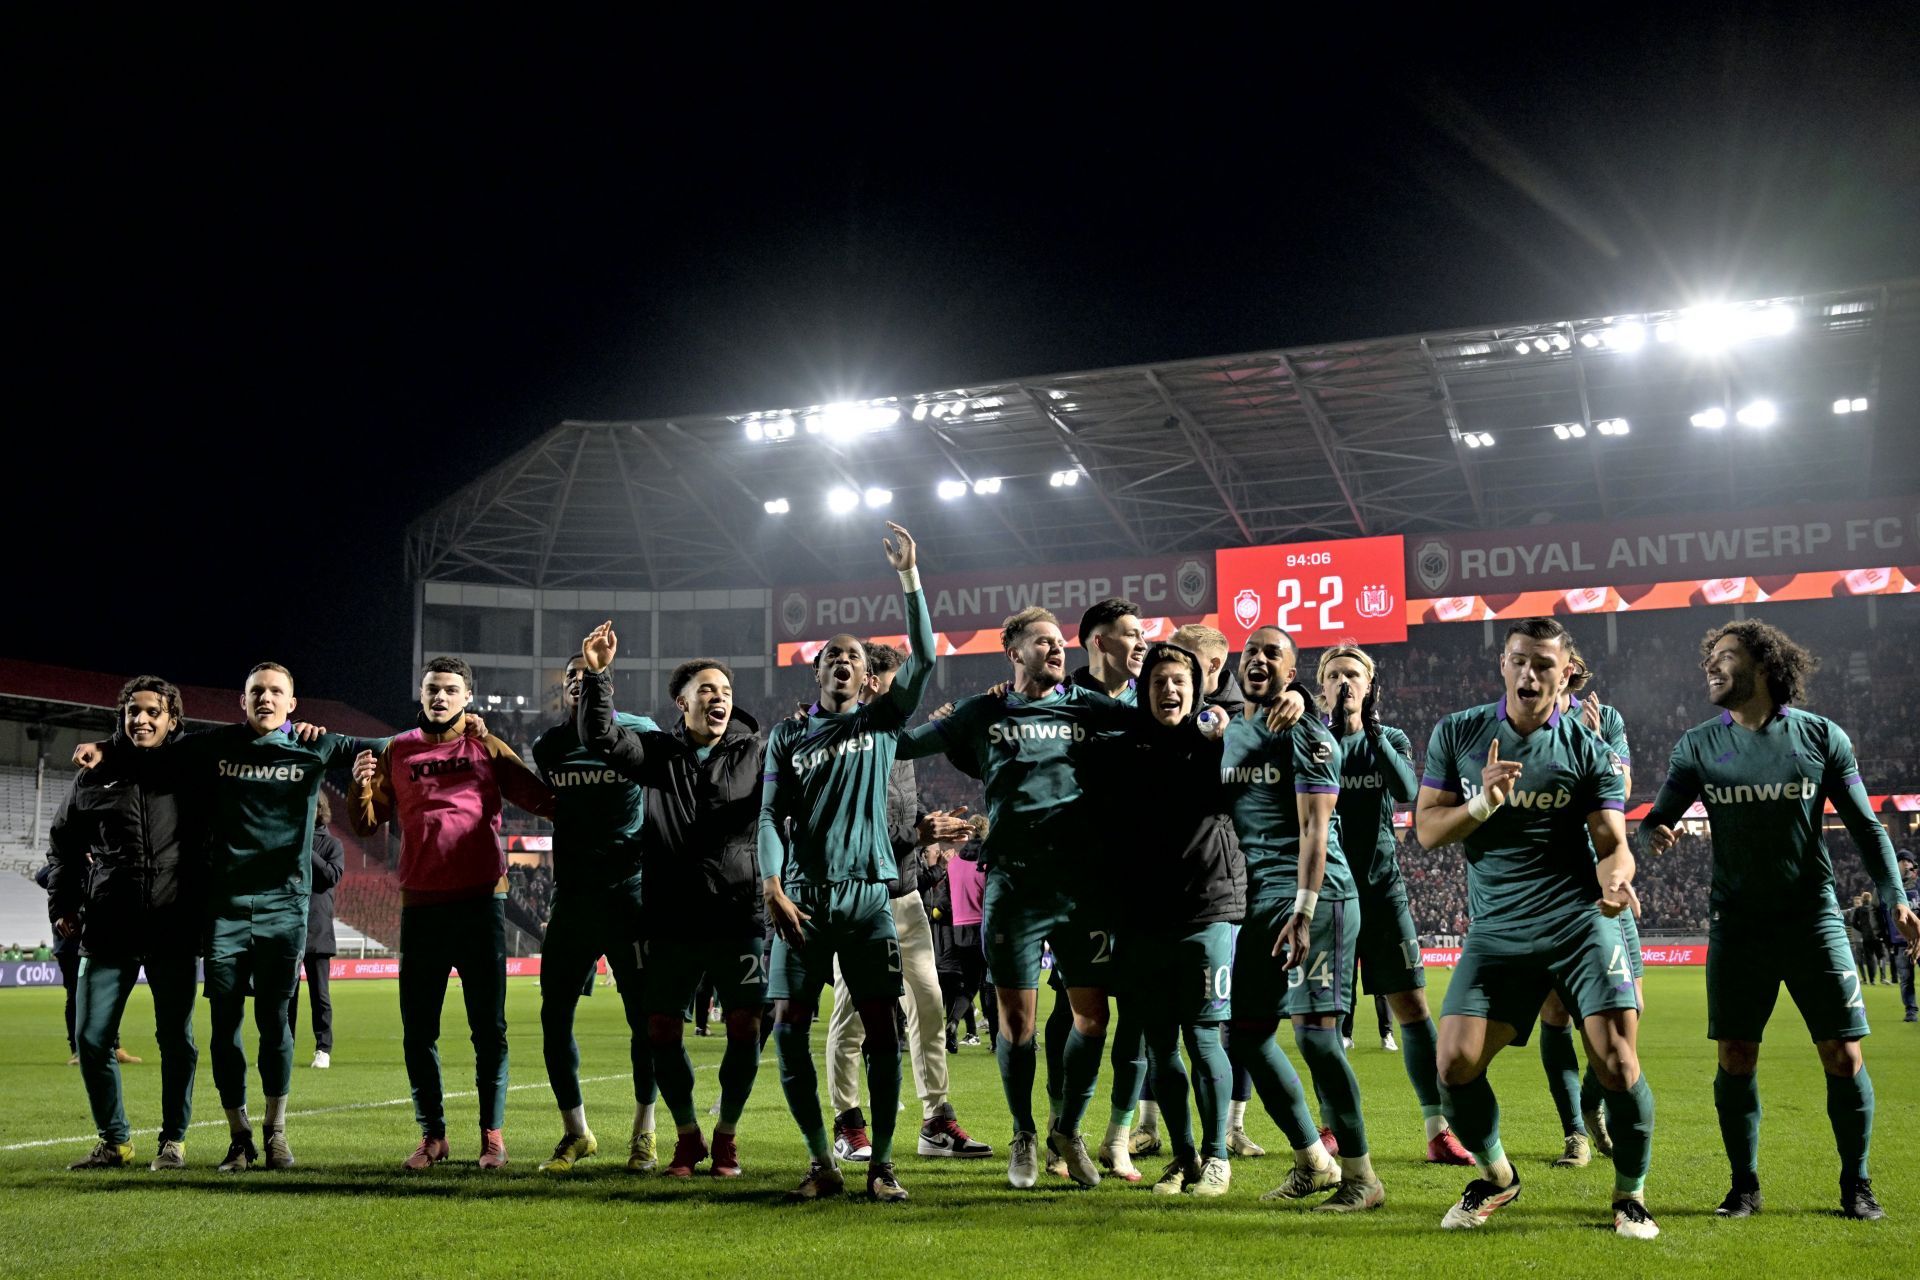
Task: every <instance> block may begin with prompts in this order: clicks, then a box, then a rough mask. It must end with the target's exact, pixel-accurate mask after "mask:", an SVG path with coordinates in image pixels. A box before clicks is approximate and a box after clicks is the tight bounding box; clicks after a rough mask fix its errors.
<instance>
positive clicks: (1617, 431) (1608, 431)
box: [1594, 418, 1628, 436]
mask: <svg viewBox="0 0 1920 1280" xmlns="http://www.w3.org/2000/svg"><path fill="white" fill-rule="evenodd" d="M1594 426H1595V428H1596V429H1597V430H1598V431H1599V432H1600V434H1601V435H1603V436H1623V435H1625V434H1627V431H1628V426H1627V420H1626V419H1625V418H1602V419H1600V421H1599V422H1597V423H1595V424H1594Z"/></svg>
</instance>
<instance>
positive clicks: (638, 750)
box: [573, 669, 693, 786]
mask: <svg viewBox="0 0 1920 1280" xmlns="http://www.w3.org/2000/svg"><path fill="white" fill-rule="evenodd" d="M573 725H574V731H575V732H576V733H578V734H579V735H580V745H581V746H583V747H585V748H587V750H589V751H597V752H599V753H600V754H601V755H603V756H605V757H606V760H607V763H608V764H610V765H612V766H613V767H614V769H615V770H616V771H617V772H618V773H619V774H620V775H621V776H622V777H625V778H628V779H631V780H632V781H634V782H638V783H640V784H641V785H642V786H657V785H659V783H660V779H661V776H662V773H663V771H664V769H665V767H666V765H667V763H668V762H669V761H672V760H676V759H679V758H681V757H683V756H689V755H692V754H693V748H692V747H691V746H690V745H688V744H687V743H685V742H682V741H681V740H680V739H679V738H677V737H675V736H674V735H673V734H671V733H668V732H666V731H665V730H662V729H634V728H632V727H630V726H628V725H624V724H621V723H620V720H619V718H618V717H617V716H616V715H615V714H614V709H613V676H612V674H611V673H609V672H607V671H605V670H599V671H595V670H592V669H589V670H587V671H586V672H585V673H583V674H582V676H581V680H580V705H579V706H578V707H577V708H576V709H575V710H574V717H573Z"/></svg>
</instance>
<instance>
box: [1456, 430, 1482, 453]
mask: <svg viewBox="0 0 1920 1280" xmlns="http://www.w3.org/2000/svg"><path fill="white" fill-rule="evenodd" d="M1460 438H1461V439H1462V440H1465V441H1466V442H1467V448H1469V449H1478V448H1479V447H1480V437H1479V436H1477V435H1475V434H1474V433H1473V432H1471V431H1469V432H1467V434H1466V435H1464V436H1461V437H1460Z"/></svg>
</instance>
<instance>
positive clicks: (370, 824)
mask: <svg viewBox="0 0 1920 1280" xmlns="http://www.w3.org/2000/svg"><path fill="white" fill-rule="evenodd" d="M392 757H393V744H392V743H391V742H389V743H388V744H387V746H385V747H383V748H381V750H380V751H379V752H378V753H375V752H372V751H362V752H361V753H360V754H359V755H357V756H355V757H354V759H353V782H352V784H351V785H350V786H348V788H347V825H348V826H350V827H352V828H353V834H355V835H357V836H370V835H372V834H373V833H374V832H376V831H378V830H379V829H380V824H381V823H383V822H388V821H390V820H392V818H393V775H392V772H391V768H392V765H391V763H390V762H391V760H392Z"/></svg>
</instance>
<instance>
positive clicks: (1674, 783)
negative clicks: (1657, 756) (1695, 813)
mask: <svg viewBox="0 0 1920 1280" xmlns="http://www.w3.org/2000/svg"><path fill="white" fill-rule="evenodd" d="M1699 798H1700V774H1699V771H1698V770H1696V769H1695V768H1694V767H1693V753H1692V751H1690V750H1689V749H1688V747H1687V740H1686V739H1685V738H1682V739H1680V741H1678V742H1676V743H1674V744H1673V755H1672V757H1671V758H1669V759H1668V761H1667V780H1666V781H1665V782H1663V783H1661V784H1660V794H1659V795H1657V796H1655V797H1654V799H1653V808H1651V809H1649V810H1647V816H1646V817H1645V818H1643V819H1642V820H1641V822H1640V832H1639V835H1640V842H1641V847H1642V848H1644V849H1646V850H1647V851H1648V852H1649V853H1665V852H1666V851H1667V850H1669V849H1671V848H1673V842H1674V840H1675V838H1676V837H1675V836H1674V834H1673V824H1674V823H1676V822H1678V821H1680V819H1681V818H1682V817H1683V816H1685V814H1686V812H1687V810H1688V809H1691V808H1692V807H1693V802H1694V801H1695V800H1698V799H1699Z"/></svg>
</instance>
